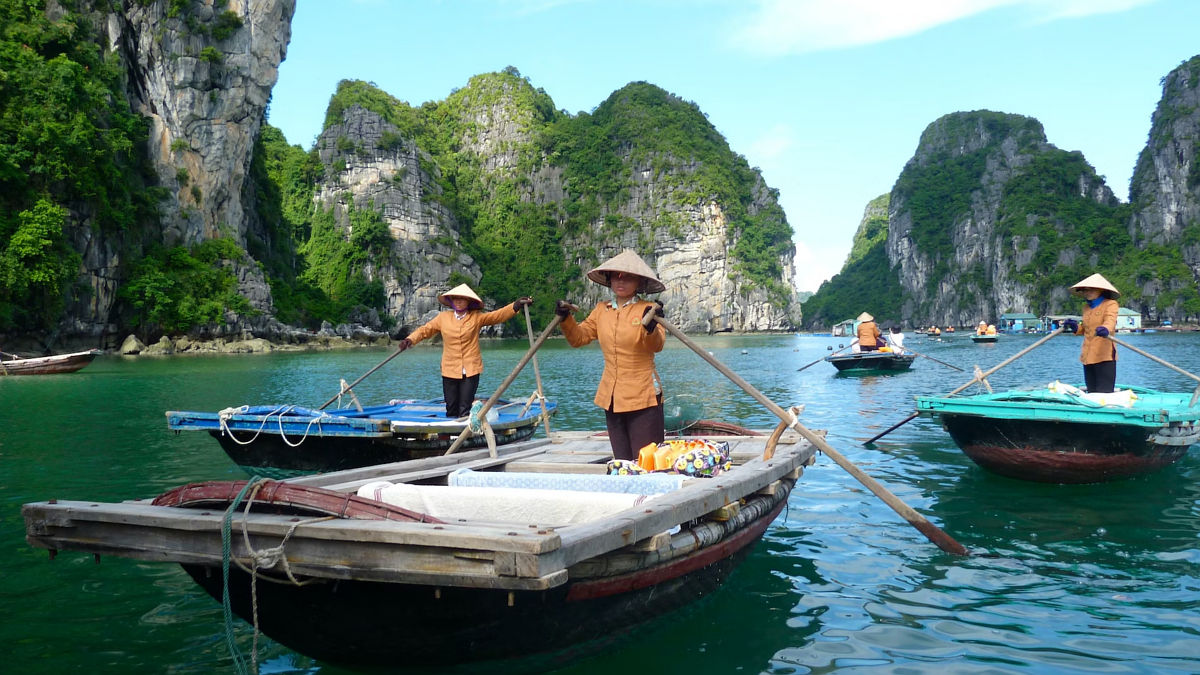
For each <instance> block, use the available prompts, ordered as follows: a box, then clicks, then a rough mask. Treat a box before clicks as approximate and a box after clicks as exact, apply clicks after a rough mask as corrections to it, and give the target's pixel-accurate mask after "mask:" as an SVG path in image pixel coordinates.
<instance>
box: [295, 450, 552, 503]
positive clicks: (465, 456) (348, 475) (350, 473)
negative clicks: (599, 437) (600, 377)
mask: <svg viewBox="0 0 1200 675" xmlns="http://www.w3.org/2000/svg"><path fill="white" fill-rule="evenodd" d="M549 445H550V442H549V441H548V440H546V439H544V438H539V439H535V440H530V441H521V442H519V443H512V444H510V445H504V446H500V447H499V448H497V453H498V455H499V456H498V457H491V456H490V455H489V453H488V450H487V448H481V449H478V450H468V451H466V452H461V453H457V454H454V455H437V456H436V457H426V458H423V459H409V460H405V461H402V462H389V463H387V464H377V465H375V466H367V467H360V468H357V469H346V470H344V471H331V472H329V473H319V474H314V475H311V476H300V477H298V478H291V479H288V481H287V482H289V483H296V484H297V485H313V486H317V487H326V488H327V487H329V486H331V485H339V484H349V483H352V482H355V481H360V482H359V485H362V484H365V483H369V482H371V481H374V480H385V479H386V478H385V477H387V476H394V475H398V474H402V473H409V472H414V473H415V472H425V471H433V472H435V473H436V470H437V469H443V468H444V469H446V471H445V473H449V472H450V471H452V470H454V469H457V468H459V467H461V466H468V465H470V466H472V467H474V466H477V465H476V464H474V462H483V463H484V465H487V466H495V465H496V464H503V463H504V462H506V461H508V460H509V459H511V458H517V457H526V456H533V455H536V454H538V452H543V451H544V450H545V449H546V448H547V446H549ZM534 450H537V451H538V452H532V451H534ZM357 489H358V488H355V490H357Z"/></svg>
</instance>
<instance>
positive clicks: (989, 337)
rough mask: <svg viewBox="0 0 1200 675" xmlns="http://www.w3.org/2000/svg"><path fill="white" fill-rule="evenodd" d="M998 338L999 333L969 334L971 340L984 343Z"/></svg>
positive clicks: (996, 340) (995, 340)
mask: <svg viewBox="0 0 1200 675" xmlns="http://www.w3.org/2000/svg"><path fill="white" fill-rule="evenodd" d="M999 339H1000V336H999V335H972V336H971V341H972V342H984V343H987V342H998V341H999Z"/></svg>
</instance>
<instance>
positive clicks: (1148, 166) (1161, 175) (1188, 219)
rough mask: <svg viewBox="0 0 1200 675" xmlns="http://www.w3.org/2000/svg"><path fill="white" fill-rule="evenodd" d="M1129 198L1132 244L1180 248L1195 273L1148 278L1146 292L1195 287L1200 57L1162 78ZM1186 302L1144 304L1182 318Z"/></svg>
mask: <svg viewBox="0 0 1200 675" xmlns="http://www.w3.org/2000/svg"><path fill="white" fill-rule="evenodd" d="M1129 198H1130V202H1131V203H1132V205H1133V208H1134V214H1133V217H1132V218H1131V219H1130V223H1129V234H1130V236H1131V237H1132V238H1133V241H1134V243H1135V244H1136V245H1137V246H1139V247H1145V246H1148V245H1159V246H1165V247H1169V248H1178V249H1180V251H1181V253H1182V257H1183V262H1184V263H1185V264H1186V265H1187V266H1188V267H1189V268H1190V270H1191V273H1192V279H1175V280H1171V281H1169V282H1167V283H1165V284H1164V282H1163V281H1162V280H1160V279H1158V278H1146V279H1144V280H1143V283H1142V292H1143V293H1144V295H1145V296H1146V297H1147V298H1158V297H1160V296H1161V295H1163V292H1164V291H1178V290H1180V289H1181V288H1183V287H1184V286H1185V285H1188V284H1190V285H1192V286H1195V284H1196V280H1197V279H1200V56H1197V57H1194V58H1192V59H1190V60H1188V61H1186V62H1185V63H1183V64H1181V65H1180V66H1179V67H1178V68H1176V69H1175V70H1173V71H1171V72H1170V73H1169V74H1168V75H1167V76H1166V77H1165V78H1163V95H1162V99H1161V100H1159V103H1158V107H1157V108H1156V109H1155V111H1154V115H1153V116H1152V117H1151V125H1150V137H1149V141H1148V142H1147V144H1146V148H1145V149H1144V150H1142V152H1141V154H1140V155H1139V156H1138V162H1137V167H1136V168H1135V169H1134V173H1133V178H1132V179H1131V180H1130V186H1129ZM1172 295H1174V294H1172ZM1182 305H1183V302H1182V301H1181V300H1180V299H1178V298H1174V297H1172V300H1171V301H1169V302H1168V303H1165V304H1164V303H1159V302H1146V303H1144V307H1143V311H1144V312H1145V313H1146V314H1147V315H1149V316H1151V317H1155V318H1173V319H1176V320H1179V319H1180V318H1181V317H1182V316H1184V315H1186V314H1187V312H1186V311H1185V309H1184V308H1183V306H1182ZM1193 311H1194V310H1193Z"/></svg>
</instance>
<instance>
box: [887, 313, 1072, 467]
mask: <svg viewBox="0 0 1200 675" xmlns="http://www.w3.org/2000/svg"><path fill="white" fill-rule="evenodd" d="M1061 332H1063V329H1062V328H1058V329H1056V330H1055V331H1054V332H1053V333H1051V334H1049V335H1047V336H1046V337H1044V338H1042V339H1040V340H1038V341H1037V342H1035V343H1033V344H1031V345H1029V346H1028V347H1026V348H1025V349H1022V350H1021V351H1019V352H1017V353H1016V354H1013V355H1012V356H1010V357H1008V358H1007V359H1005V360H1004V361H1002V362H1001V363H1000V365H998V366H996V367H995V368H992V369H990V370H988V371H985V372H983V373H982V374H976V375H975V377H973V378H971V381H970V382H967V383H966V384H964V385H963V386H961V387H959V388H958V389H955V390H954V391H952V392H950V393H949V394H946V396H953V395H955V394H957V393H959V392H960V391H962V390H964V389H966V388H967V387H969V386H971V385H973V384H975V383H976V382H982V381H984V380H985V379H986V378H987V376H988V375H991V374H992V373H994V372H996V371H997V370H1000V369H1001V368H1003V367H1004V366H1007V365H1008V364H1010V363H1012V362H1013V361H1016V360H1017V359H1019V358H1021V357H1022V356H1025V355H1026V354H1028V353H1029V352H1031V351H1033V350H1034V349H1037V348H1038V347H1040V346H1042V345H1043V344H1045V343H1046V341H1047V340H1049V339H1050V338H1052V337H1054V336H1056V335H1058V334H1059V333H1061ZM918 415H919V413H913V414H911V415H909V416H908V417H905V418H904V419H902V420H900V423H899V424H893V425H892V426H890V427H888V428H887V429H885V430H884V431H883V433H881V434H878V435H876V436H872V437H871V438H869V439H867V440H865V441H863V445H870V444H871V443H874V442H875V441H877V440H879V439H881V438H883V437H884V436H886V435H888V434H890V433H892V432H893V431H895V430H896V429H899V428H900V427H902V426H904V425H905V424H908V423H909V422H911V421H913V420H915V419H916V418H917V416H918Z"/></svg>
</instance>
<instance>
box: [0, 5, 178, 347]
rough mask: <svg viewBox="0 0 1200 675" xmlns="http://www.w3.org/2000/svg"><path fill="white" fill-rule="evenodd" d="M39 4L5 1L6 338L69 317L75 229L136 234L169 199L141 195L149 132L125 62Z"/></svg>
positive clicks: (81, 25) (1, 277)
mask: <svg viewBox="0 0 1200 675" xmlns="http://www.w3.org/2000/svg"><path fill="white" fill-rule="evenodd" d="M42 4H43V3H41V2H29V1H27V0H0V331H9V330H16V331H39V330H45V329H48V328H50V327H52V326H53V325H54V324H55V323H56V322H57V321H58V320H59V319H60V318H61V317H62V311H63V307H64V302H63V299H64V296H70V295H74V294H75V293H76V291H77V289H75V288H74V287H73V282H74V280H75V278H76V276H77V274H78V271H79V269H78V268H79V260H80V258H79V255H78V254H77V253H75V252H74V246H73V245H72V244H71V243H70V242H71V241H72V240H74V239H75V235H76V233H75V232H74V231H73V229H72V228H73V227H74V225H73V224H72V223H78V222H80V221H82V222H86V223H88V225H89V226H90V227H93V228H97V229H101V230H105V231H110V232H112V231H129V230H134V229H136V228H137V227H139V226H144V225H146V224H148V223H154V222H157V216H156V214H155V200H156V199H157V198H158V197H159V196H161V194H162V191H160V190H154V189H145V188H144V186H145V185H146V184H147V183H149V182H150V179H148V178H147V177H148V176H149V175H150V171H149V169H148V168H147V163H146V160H145V156H144V152H143V150H142V148H143V146H144V144H145V142H146V136H147V129H148V124H147V122H146V120H145V118H143V117H142V116H140V115H136V114H134V113H132V112H131V111H130V109H129V104H128V102H127V101H126V100H125V96H124V93H123V91H122V87H121V77H122V70H121V65H120V63H119V62H118V61H117V59H116V57H114V56H112V55H111V54H109V52H108V50H106V49H105V48H104V44H103V43H104V40H103V37H102V36H100V35H96V34H94V33H93V32H92V29H91V28H90V26H89V24H88V22H87V21H85V20H83V19H82V18H80V17H78V16H77V15H75V14H73V13H70V12H68V13H66V14H65V15H64V16H63V17H62V18H60V19H58V20H56V21H51V20H50V19H47V18H46V14H45V12H44V10H43V7H42ZM69 6H70V5H68V7H69ZM68 214H71V218H68Z"/></svg>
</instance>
